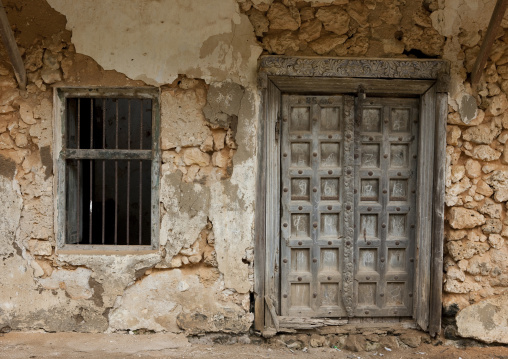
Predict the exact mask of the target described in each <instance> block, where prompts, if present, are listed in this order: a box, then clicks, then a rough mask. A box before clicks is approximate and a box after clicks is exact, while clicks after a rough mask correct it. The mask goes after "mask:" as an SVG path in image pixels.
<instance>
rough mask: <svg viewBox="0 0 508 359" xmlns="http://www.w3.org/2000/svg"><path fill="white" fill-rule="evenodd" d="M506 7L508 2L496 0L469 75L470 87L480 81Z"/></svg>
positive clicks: (506, 0) (507, 0)
mask: <svg viewBox="0 0 508 359" xmlns="http://www.w3.org/2000/svg"><path fill="white" fill-rule="evenodd" d="M507 6H508V0H497V3H496V6H495V7H494V11H493V12H492V17H491V18H490V23H489V27H488V28H487V33H486V34H485V37H484V38H483V43H482V46H481V47H480V53H479V54H478V57H477V58H476V62H475V64H474V67H473V72H472V73H471V85H472V86H474V85H476V84H478V81H480V78H481V77H482V72H483V69H484V67H485V64H486V63H487V58H488V57H489V55H490V50H491V48H492V44H493V43H494V40H495V36H496V32H497V30H498V29H499V25H501V21H502V20H503V17H504V13H505V12H506V7H507Z"/></svg>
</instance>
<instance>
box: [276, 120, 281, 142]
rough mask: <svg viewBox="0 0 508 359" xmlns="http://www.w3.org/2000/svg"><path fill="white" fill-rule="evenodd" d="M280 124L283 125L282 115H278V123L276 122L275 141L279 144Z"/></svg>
mask: <svg viewBox="0 0 508 359" xmlns="http://www.w3.org/2000/svg"><path fill="white" fill-rule="evenodd" d="M280 123H281V116H280V113H279V114H278V115H277V121H276V122H275V141H276V142H279V138H280Z"/></svg>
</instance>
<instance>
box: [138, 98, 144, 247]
mask: <svg viewBox="0 0 508 359" xmlns="http://www.w3.org/2000/svg"><path fill="white" fill-rule="evenodd" d="M139 108H140V112H139V123H140V125H139V149H140V150H142V149H143V120H144V118H143V101H140V104H139ZM142 189H143V161H141V160H139V220H138V222H139V234H138V241H139V245H141V243H142V228H143V190H142Z"/></svg>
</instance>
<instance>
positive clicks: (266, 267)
mask: <svg viewBox="0 0 508 359" xmlns="http://www.w3.org/2000/svg"><path fill="white" fill-rule="evenodd" d="M448 73H449V64H448V63H447V62H446V61H443V60H408V59H344V58H312V57H285V56H266V57H263V58H262V59H261V63H260V68H259V77H258V79H259V88H260V95H261V105H260V106H261V107H260V114H261V116H260V122H259V132H258V149H259V151H258V172H257V188H256V219H255V221H256V222H255V259H254V294H255V303H254V310H255V313H254V317H255V319H254V328H255V329H256V330H259V331H263V330H265V329H267V328H276V329H278V326H279V323H278V319H277V316H278V315H280V308H278V302H279V300H278V298H279V296H280V293H279V291H280V290H279V288H280V282H279V281H280V275H279V267H280V263H279V242H280V241H279V229H280V210H279V198H280V193H279V187H280V186H279V184H280V171H279V169H280V163H279V158H280V156H279V155H280V144H279V140H278V136H279V134H278V129H279V128H278V126H279V124H278V122H279V121H280V117H281V113H282V112H281V105H282V94H283V93H291V94H325V95H331V94H351V93H353V94H356V93H358V92H359V91H362V92H365V93H366V95H367V96H370V95H372V96H376V95H377V96H387V95H390V96H416V97H420V119H421V121H419V123H420V129H419V134H420V135H419V139H418V141H419V143H418V152H419V155H418V177H417V185H418V188H419V189H420V191H419V193H418V195H417V208H418V220H417V227H416V233H417V238H416V241H417V246H416V277H417V283H420V284H419V285H416V288H417V291H416V292H415V293H414V298H415V299H414V300H415V302H414V306H413V307H414V312H413V318H414V319H415V321H416V323H417V324H418V325H419V327H420V328H421V329H422V330H424V331H429V332H430V334H431V335H436V334H437V333H439V331H440V327H441V304H442V300H441V297H442V276H443V239H444V238H443V237H444V235H443V227H444V192H445V166H446V155H445V148H446V118H447V113H448V93H447V88H448V79H449V75H448ZM350 279H351V280H352V278H350ZM278 313H279V314H278Z"/></svg>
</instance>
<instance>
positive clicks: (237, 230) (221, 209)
mask: <svg viewBox="0 0 508 359" xmlns="http://www.w3.org/2000/svg"><path fill="white" fill-rule="evenodd" d="M255 173H256V170H255V161H254V159H249V160H246V161H244V162H242V163H241V164H237V165H235V169H234V172H233V176H232V178H231V183H232V184H233V185H234V186H238V187H237V193H235V195H236V196H237V198H238V199H239V200H237V201H236V202H232V201H231V199H230V198H231V197H232V194H231V193H229V192H228V190H227V188H226V187H225V186H224V185H223V183H216V184H214V185H213V186H212V189H211V205H210V220H211V221H212V223H213V229H214V235H215V250H216V252H217V262H218V263H219V270H220V271H221V273H223V274H224V282H225V287H226V288H234V289H235V290H236V291H237V292H239V293H246V292H248V291H249V290H250V283H249V268H248V265H247V264H245V263H243V262H242V258H243V257H244V255H245V251H246V250H247V248H249V247H250V246H252V238H253V230H254V197H255V188H256V186H255V182H256V181H255V178H256V176H255V175H254V174H255ZM233 188H235V187H233ZM240 203H242V204H243V207H240Z"/></svg>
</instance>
